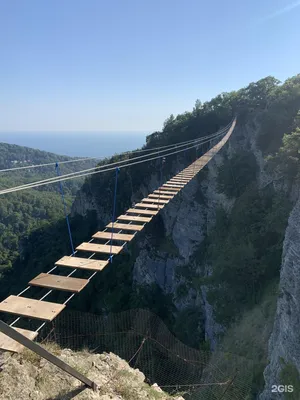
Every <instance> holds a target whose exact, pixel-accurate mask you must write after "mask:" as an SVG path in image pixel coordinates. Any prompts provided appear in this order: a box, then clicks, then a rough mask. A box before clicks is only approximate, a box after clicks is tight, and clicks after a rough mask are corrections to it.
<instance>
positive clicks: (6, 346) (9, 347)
mask: <svg viewBox="0 0 300 400" xmlns="http://www.w3.org/2000/svg"><path fill="white" fill-rule="evenodd" d="M14 329H15V330H16V331H18V332H19V333H22V335H24V336H26V337H27V338H28V339H30V340H34V339H35V338H36V337H37V335H38V332H33V331H28V330H27V329H21V328H14ZM0 349H1V350H5V351H11V352H12V353H20V352H21V351H22V350H23V349H24V346H22V345H21V343H18V342H16V341H15V340H13V339H11V338H10V337H9V336H7V335H4V333H2V332H0Z"/></svg>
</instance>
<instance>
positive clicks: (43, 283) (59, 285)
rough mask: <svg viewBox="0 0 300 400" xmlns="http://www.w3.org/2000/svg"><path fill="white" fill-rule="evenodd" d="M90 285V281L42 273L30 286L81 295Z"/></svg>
mask: <svg viewBox="0 0 300 400" xmlns="http://www.w3.org/2000/svg"><path fill="white" fill-rule="evenodd" d="M88 283H89V281H88V279H80V278H71V277H68V276H60V275H52V274H44V273H41V274H39V275H38V276H36V277H35V278H34V279H32V280H31V281H30V282H29V283H28V285H30V286H40V287H44V288H47V289H56V290H62V291H66V292H74V293H79V292H81V290H82V289H83V288H84V287H85V286H86V285H87V284H88Z"/></svg>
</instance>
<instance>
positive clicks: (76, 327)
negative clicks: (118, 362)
mask: <svg viewBox="0 0 300 400" xmlns="http://www.w3.org/2000/svg"><path fill="white" fill-rule="evenodd" d="M40 340H41V341H42V342H45V341H51V342H53V341H54V342H56V343H57V344H58V345H59V346H60V347H62V348H70V349H72V350H80V349H83V348H86V349H89V351H91V352H95V353H102V352H112V353H115V354H117V355H118V356H120V357H121V358H123V359H124V360H126V361H128V362H129V365H130V366H131V367H133V368H138V369H139V370H140V371H142V372H143V373H144V375H145V376H146V381H147V382H148V383H149V384H153V383H157V384H158V385H159V386H160V387H161V388H162V389H163V390H164V391H166V392H168V393H170V394H172V395H173V394H179V393H180V394H181V395H182V396H183V397H184V398H185V399H188V400H202V399H203V400H206V399H207V400H220V399H222V400H234V399H243V400H245V399H247V396H248V394H249V392H250V389H251V381H252V369H253V365H252V362H251V360H248V359H245V358H243V357H239V356H237V355H234V354H231V353H224V352H218V351H215V352H209V351H201V350H196V349H193V348H190V347H188V346H186V345H185V344H183V343H182V342H180V341H179V340H177V339H176V338H175V337H174V336H173V335H172V334H171V333H170V331H169V330H168V328H167V327H166V325H165V324H164V323H163V322H162V321H161V320H160V318H159V317H157V316H156V315H155V314H153V313H151V312H150V311H148V310H141V309H137V310H128V311H125V312H121V313H118V314H110V315H108V316H99V315H94V314H89V313H83V312H78V311H69V310H66V311H64V312H63V313H61V315H60V316H59V317H58V318H57V319H56V320H55V323H53V324H52V326H50V325H49V326H47V327H45V328H44V329H43V330H42V332H41V335H40Z"/></svg>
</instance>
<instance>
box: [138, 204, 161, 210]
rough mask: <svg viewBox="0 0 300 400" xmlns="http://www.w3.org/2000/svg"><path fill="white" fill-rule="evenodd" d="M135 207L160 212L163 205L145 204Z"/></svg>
mask: <svg viewBox="0 0 300 400" xmlns="http://www.w3.org/2000/svg"><path fill="white" fill-rule="evenodd" d="M135 206H136V207H141V208H150V209H154V210H161V209H162V208H164V205H159V204H147V203H137V204H136V205H135Z"/></svg>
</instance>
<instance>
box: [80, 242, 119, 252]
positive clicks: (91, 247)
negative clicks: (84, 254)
mask: <svg viewBox="0 0 300 400" xmlns="http://www.w3.org/2000/svg"><path fill="white" fill-rule="evenodd" d="M122 249H123V247H122V246H111V245H110V244H95V243H86V242H84V243H81V244H80V245H79V246H77V247H76V250H80V251H89V252H91V253H103V254H119V253H120V251H121V250H122Z"/></svg>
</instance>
